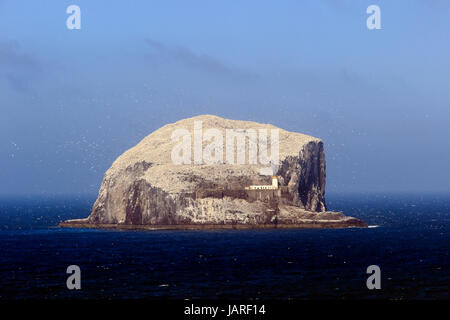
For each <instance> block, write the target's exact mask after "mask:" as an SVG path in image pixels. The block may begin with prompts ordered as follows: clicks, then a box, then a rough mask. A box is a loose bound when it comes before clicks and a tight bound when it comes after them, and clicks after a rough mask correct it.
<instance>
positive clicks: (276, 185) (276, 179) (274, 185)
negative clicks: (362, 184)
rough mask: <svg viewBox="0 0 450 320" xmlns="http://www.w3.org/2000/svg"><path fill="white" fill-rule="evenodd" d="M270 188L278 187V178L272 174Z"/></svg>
mask: <svg viewBox="0 0 450 320" xmlns="http://www.w3.org/2000/svg"><path fill="white" fill-rule="evenodd" d="M272 188H273V189H278V178H277V176H273V177H272Z"/></svg>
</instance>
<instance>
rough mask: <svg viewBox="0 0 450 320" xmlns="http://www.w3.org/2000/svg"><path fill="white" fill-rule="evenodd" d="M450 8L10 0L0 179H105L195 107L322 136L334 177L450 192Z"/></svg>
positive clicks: (25, 182) (57, 187) (60, 185)
mask: <svg viewBox="0 0 450 320" xmlns="http://www.w3.org/2000/svg"><path fill="white" fill-rule="evenodd" d="M71 4H76V5H78V6H80V8H81V30H68V29H67V28H66V23H65V22H66V19H67V17H68V14H66V8H67V7H68V6H69V5H71ZM371 4H377V5H379V6H380V8H381V24H382V29H381V30H368V29H367V28H366V19H367V17H368V15H367V14H366V8H367V7H368V6H369V5H371ZM449 17H450V2H449V1H445V0H435V1H433V0H430V1H425V0H415V1H411V0H410V1H400V0H399V1H375V0H372V1H365V0H360V1H350V0H348V1H345V0H342V1H339V0H315V1H313V0H311V1H277V2H275V1H130V2H125V1H100V0H97V1H79V0H73V1H33V2H30V1H20V0H15V1H12V0H0V112H1V117H0V150H1V153H0V168H1V173H0V180H1V183H0V194H40V193H44V194H54V193H79V194H81V193H88V194H95V193H96V192H97V191H98V188H99V186H100V182H101V179H102V177H103V174H104V172H105V171H106V169H107V168H108V167H109V166H110V165H111V163H112V162H113V161H114V159H115V158H116V157H117V156H118V155H120V154H121V153H122V152H123V151H125V150H126V149H128V148H130V147H132V146H134V145H135V144H136V143H137V142H139V141H140V140H141V139H142V138H143V137H145V136H146V135H147V134H149V133H151V132H152V131H154V130H156V129H157V128H159V127H161V126H162V125H164V124H166V123H167V122H174V121H177V120H179V119H182V118H186V117H190V116H194V115H198V114H216V115H219V116H223V117H228V118H233V119H243V120H254V121H259V122H270V123H273V124H275V125H277V126H280V127H282V128H285V129H288V130H293V131H299V132H303V133H306V134H310V135H313V136H317V137H320V138H322V139H323V140H324V142H325V151H326V159H327V192H448V191H450V190H449V189H450V187H449V186H450V184H449V181H450V170H449V168H448V163H450V148H449V143H448V140H449V137H450V81H449V74H450V59H449V57H450V41H449V40H450V32H449V31H450V19H449Z"/></svg>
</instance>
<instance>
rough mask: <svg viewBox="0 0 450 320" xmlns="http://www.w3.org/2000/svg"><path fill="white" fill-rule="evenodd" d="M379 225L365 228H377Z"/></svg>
mask: <svg viewBox="0 0 450 320" xmlns="http://www.w3.org/2000/svg"><path fill="white" fill-rule="evenodd" d="M378 227H379V225H373V226H367V228H378Z"/></svg>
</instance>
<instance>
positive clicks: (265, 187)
mask: <svg viewBox="0 0 450 320" xmlns="http://www.w3.org/2000/svg"><path fill="white" fill-rule="evenodd" d="M276 189H278V178H277V176H273V177H272V184H268V185H259V186H258V185H254V186H249V187H245V190H276Z"/></svg>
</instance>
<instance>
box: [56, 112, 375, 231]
mask: <svg viewBox="0 0 450 320" xmlns="http://www.w3.org/2000/svg"><path fill="white" fill-rule="evenodd" d="M258 133H259V134H258ZM266 133H272V137H271V139H268V138H267V135H266V136H265V135H264V134H266ZM230 135H231V138H230ZM274 136H275V137H276V140H274V139H272V138H273V137H274ZM192 137H194V139H192ZM268 140H270V141H268ZM225 141H226V147H225V146H224V144H225ZM267 142H269V143H267ZM230 146H231V147H230ZM275 147H276V149H275ZM268 149H270V151H271V153H272V155H271V157H270V161H269V162H267V159H266V161H264V156H262V155H263V154H264V153H266V154H268V151H269V150H268ZM275 151H276V158H275V157H272V156H273V154H274V152H275ZM235 153H236V154H235ZM235 155H236V157H234V156H235ZM252 155H253V157H252ZM254 156H256V158H255V157H254ZM266 158H267V157H266ZM258 160H261V161H260V163H258ZM261 162H262V163H263V164H261ZM264 164H265V166H264ZM269 171H270V172H269ZM325 176H326V172H325V155H324V146H323V142H322V141H321V140H320V139H318V138H314V137H311V136H308V135H304V134H300V133H296V132H289V131H286V130H283V129H280V128H276V127H275V126H273V125H270V124H260V123H257V122H249V121H237V120H229V119H224V118H220V117H217V116H211V115H202V116H196V117H193V118H189V119H184V120H180V121H178V122H176V123H172V124H167V125H165V126H164V127H162V128H160V129H158V130H156V131H154V132H153V133H151V134H150V135H148V136H147V137H145V138H144V139H143V140H142V141H141V142H139V143H138V144H137V145H136V146H135V147H133V148H131V149H129V150H127V151H126V152H125V153H123V154H122V155H121V156H119V158H117V159H116V160H115V161H114V163H113V164H112V166H111V167H110V168H109V169H108V171H107V172H106V174H105V176H104V178H103V182H102V184H101V187H100V191H99V194H98V197H97V200H96V201H95V204H94V205H93V208H92V212H91V214H90V215H89V217H87V218H85V219H74V220H67V221H64V222H61V223H60V226H62V227H78V228H120V229H145V230H158V229H239V228H243V229H244V228H245V229H247V228H344V227H367V224H366V223H365V222H363V221H361V220H358V219H356V218H353V217H347V216H344V215H343V214H342V213H341V212H332V211H327V207H326V203H325Z"/></svg>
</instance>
